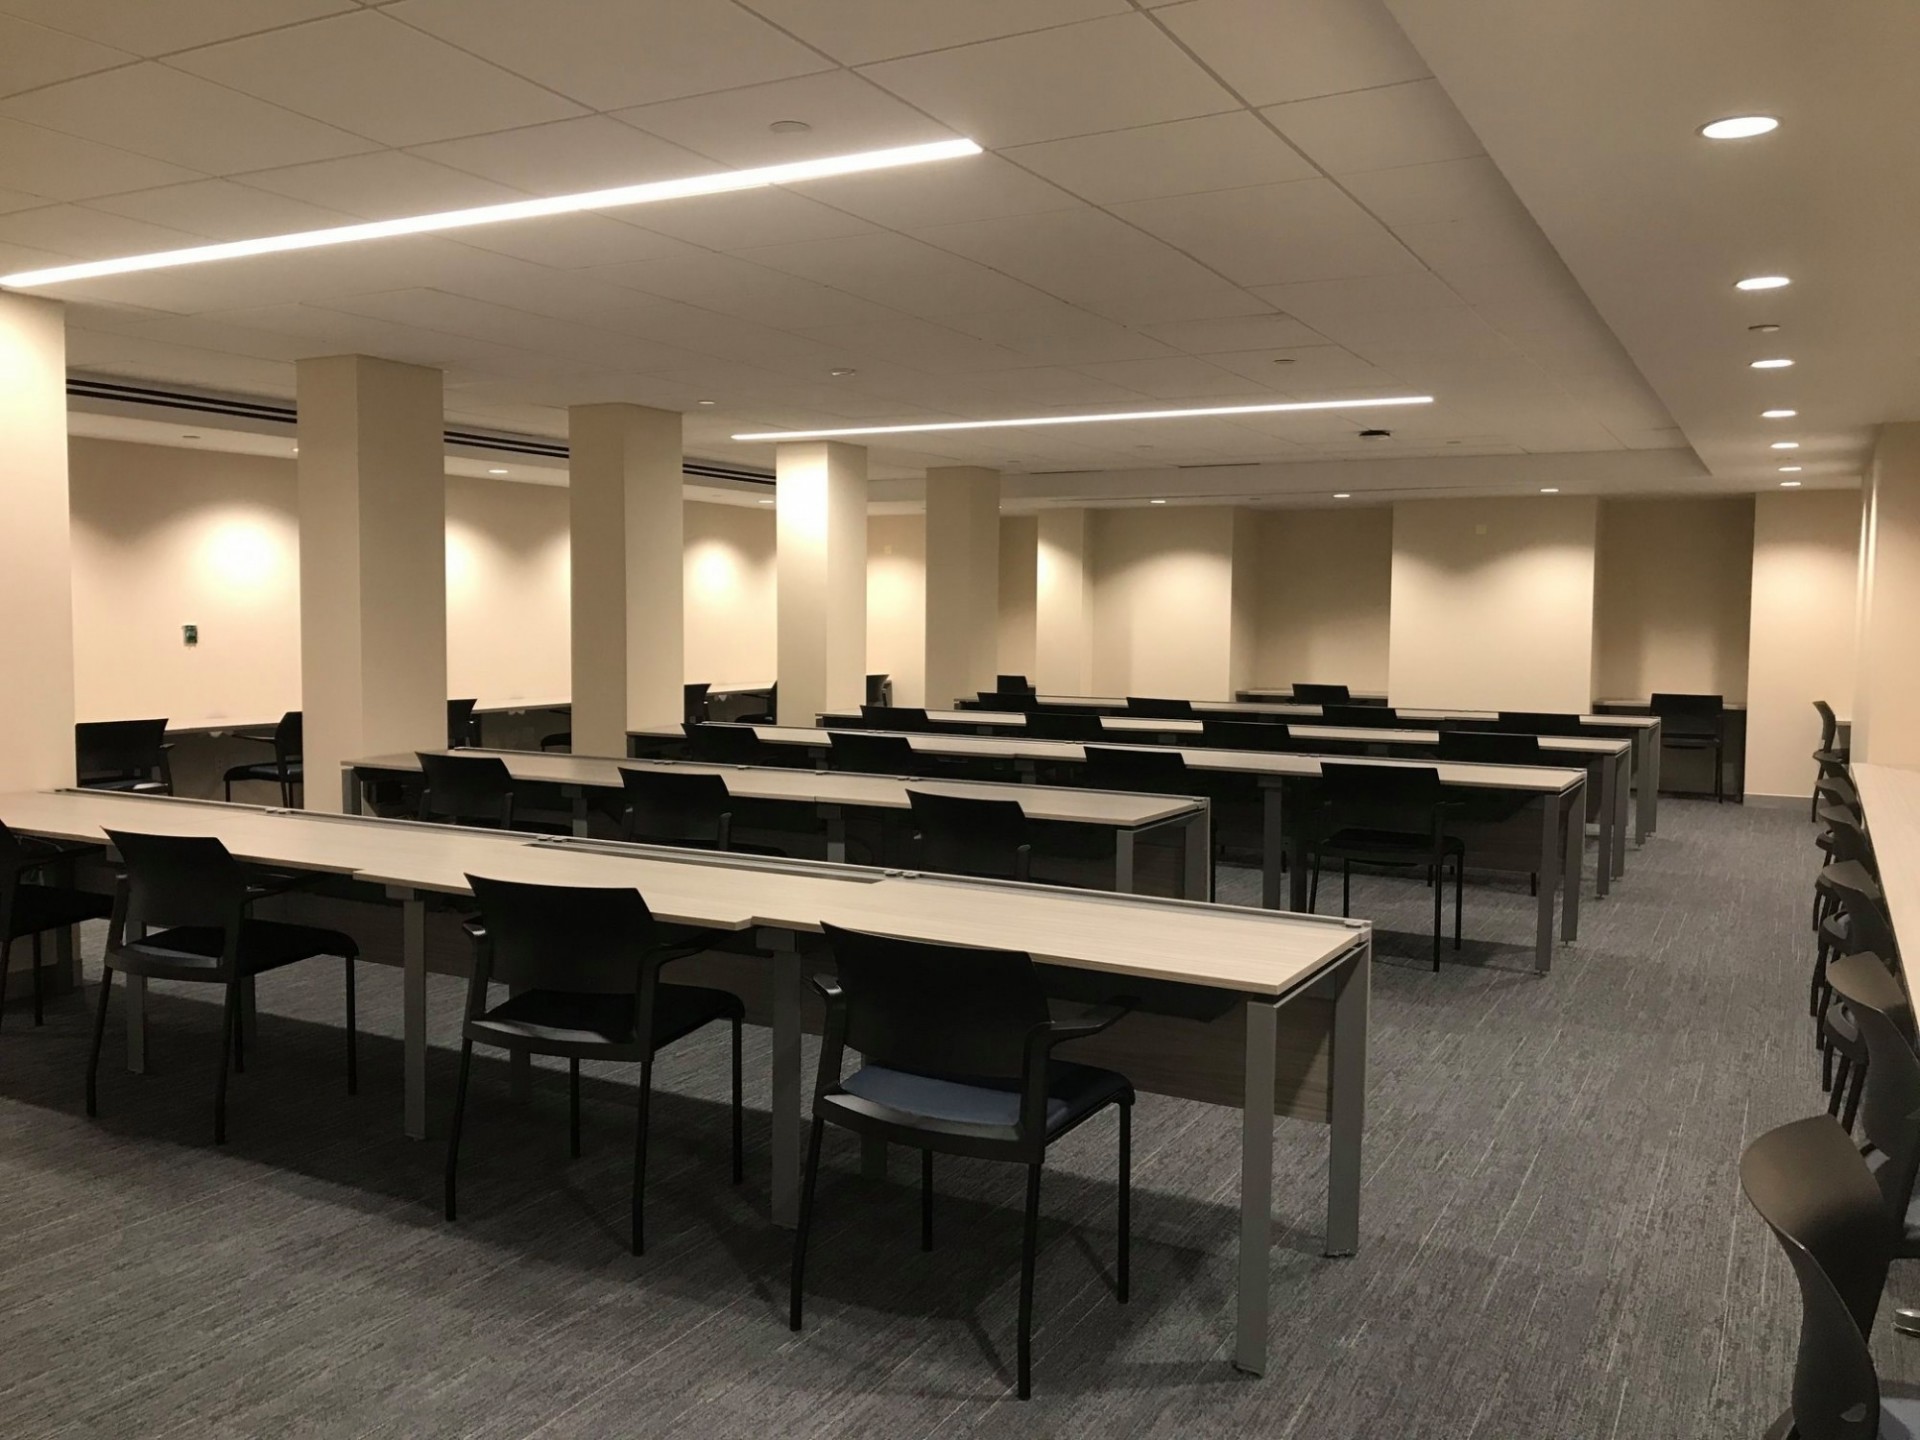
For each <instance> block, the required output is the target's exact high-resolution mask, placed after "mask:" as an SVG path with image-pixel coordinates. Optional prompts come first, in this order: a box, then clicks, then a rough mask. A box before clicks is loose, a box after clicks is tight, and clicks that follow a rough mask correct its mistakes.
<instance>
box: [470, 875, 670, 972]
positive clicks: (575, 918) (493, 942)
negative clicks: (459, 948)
mask: <svg viewBox="0 0 1920 1440" xmlns="http://www.w3.org/2000/svg"><path fill="white" fill-rule="evenodd" d="M467 883H468V884H469V885H471V886H472V887H473V898H474V899H475V900H476V901H478V902H479V905H480V917H481V920H482V922H483V923H484V924H485V925H486V928H487V943H488V947H489V950H490V952H491V955H492V966H491V971H490V975H491V978H492V979H493V980H495V981H497V982H500V983H502V984H506V985H511V986H515V987H519V988H524V989H529V990H560V991H567V992H571V993H573V994H578V995H620V994H627V995H631V994H633V993H634V992H635V991H636V990H637V989H638V987H639V982H640V976H641V972H642V969H643V967H644V961H645V958H646V953H647V951H648V950H649V949H650V948H651V947H652V945H653V943H654V938H655V936H654V920H653V912H652V911H650V910H648V909H647V902H646V901H645V900H643V899H642V898H641V897H640V892H639V891H638V890H633V889H612V888H608V887H601V886H580V885H525V884H521V883H520V882H518V881H513V880H492V879H489V878H487V877H486V876H484V875H469V876H468V877H467Z"/></svg>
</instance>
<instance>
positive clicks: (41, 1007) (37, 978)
mask: <svg viewBox="0 0 1920 1440" xmlns="http://www.w3.org/2000/svg"><path fill="white" fill-rule="evenodd" d="M40 934H41V932H40V931H38V930H36V931H34V932H33V1023H34V1024H35V1025H44V1024H46V1023H47V1014H46V1008H45V1004H44V1002H43V1000H42V998H41V986H42V984H43V981H42V979H41V975H40V965H41V958H40Z"/></svg>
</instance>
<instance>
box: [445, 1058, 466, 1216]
mask: <svg viewBox="0 0 1920 1440" xmlns="http://www.w3.org/2000/svg"><path fill="white" fill-rule="evenodd" d="M472 1073H473V1041H471V1040H462V1041H461V1042H460V1078H459V1079H458V1080H456V1081H454V1084H453V1117H452V1118H451V1119H450V1120H448V1121H447V1170H446V1183H445V1200H446V1216H447V1219H449V1220H451V1219H453V1218H454V1203H453V1200H454V1177H455V1175H456V1174H457V1173H458V1171H459V1166H460V1125H461V1122H462V1121H464V1120H465V1119H466V1118H467V1080H468V1077H469V1076H470V1075H471V1074H472Z"/></svg>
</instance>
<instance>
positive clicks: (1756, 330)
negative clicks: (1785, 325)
mask: <svg viewBox="0 0 1920 1440" xmlns="http://www.w3.org/2000/svg"><path fill="white" fill-rule="evenodd" d="M1747 329H1748V330H1749V331H1750V332H1751V333H1753V334H1755V335H1775V334H1778V333H1779V330H1780V327H1779V326H1778V325H1775V324H1773V323H1772V322H1771V321H1769V322H1767V323H1766V324H1763V325H1749V326H1747Z"/></svg>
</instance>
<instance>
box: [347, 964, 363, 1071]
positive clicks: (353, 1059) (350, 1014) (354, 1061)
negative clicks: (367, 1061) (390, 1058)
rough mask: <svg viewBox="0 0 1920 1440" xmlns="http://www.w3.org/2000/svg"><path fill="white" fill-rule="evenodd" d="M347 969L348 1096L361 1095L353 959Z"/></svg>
mask: <svg viewBox="0 0 1920 1440" xmlns="http://www.w3.org/2000/svg"><path fill="white" fill-rule="evenodd" d="M345 964H346V967H347V1094H349V1095H358V1094H359V1093H360V1034H359V1030H358V1028H357V1026H356V1022H355V1015H354V1003H353V957H352V956H351V955H349V956H347V957H346V961H345Z"/></svg>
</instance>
